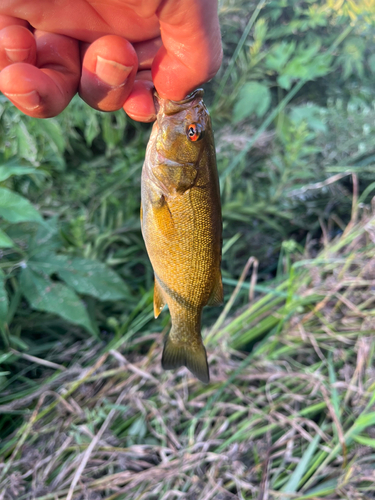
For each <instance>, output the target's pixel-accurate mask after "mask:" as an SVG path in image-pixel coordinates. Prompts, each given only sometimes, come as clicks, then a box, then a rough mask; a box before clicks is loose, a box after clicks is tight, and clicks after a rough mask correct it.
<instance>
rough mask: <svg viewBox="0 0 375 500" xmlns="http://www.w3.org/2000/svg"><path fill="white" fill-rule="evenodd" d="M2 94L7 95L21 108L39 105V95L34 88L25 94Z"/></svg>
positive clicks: (30, 108)
mask: <svg viewBox="0 0 375 500" xmlns="http://www.w3.org/2000/svg"><path fill="white" fill-rule="evenodd" d="M4 95H5V96H6V97H8V98H9V99H10V100H11V101H14V102H15V104H16V105H17V104H18V105H19V106H21V107H22V108H25V109H28V110H30V111H31V110H33V109H36V108H37V107H38V106H39V105H40V95H39V94H38V92H37V91H36V90H32V91H31V92H28V93H27V94H9V93H7V92H4Z"/></svg>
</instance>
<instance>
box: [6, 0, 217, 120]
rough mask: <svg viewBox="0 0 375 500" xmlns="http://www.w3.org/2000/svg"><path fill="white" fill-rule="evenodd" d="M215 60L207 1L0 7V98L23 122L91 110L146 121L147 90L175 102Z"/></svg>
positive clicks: (67, 1)
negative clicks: (77, 102)
mask: <svg viewBox="0 0 375 500" xmlns="http://www.w3.org/2000/svg"><path fill="white" fill-rule="evenodd" d="M221 60H222V49H221V37H220V28H219V22H218V17H217V0H102V1H100V0H1V1H0V91H1V92H3V93H4V95H6V96H7V97H8V99H10V100H11V101H12V103H13V104H14V105H15V106H17V108H18V109H20V110H21V111H22V112H23V113H25V114H27V115H29V116H33V117H37V118H48V117H51V116H56V115H58V114H59V113H60V112H61V111H62V110H63V109H65V108H66V106H67V105H68V104H69V102H70V100H71V98H72V97H73V95H74V94H75V93H76V92H79V94H80V96H81V97H82V99H84V100H85V101H86V102H87V103H88V104H89V105H90V106H92V107H93V108H96V109H99V110H102V111H114V110H118V109H121V108H123V109H124V110H125V112H126V113H127V114H128V115H129V116H130V117H131V118H133V119H134V120H137V121H142V122H151V121H153V120H154V119H155V107H154V102H153V97H152V92H153V88H154V86H155V87H156V90H157V91H158V93H159V95H160V96H161V97H163V98H167V99H172V100H177V101H178V100H181V99H183V98H184V97H185V96H186V95H187V94H189V93H190V92H191V91H192V90H194V89H195V88H197V87H198V86H200V85H201V84H202V83H205V82H207V81H208V80H210V79H211V78H212V77H213V76H214V75H215V74H216V72H217V71H218V69H219V67H220V64H221Z"/></svg>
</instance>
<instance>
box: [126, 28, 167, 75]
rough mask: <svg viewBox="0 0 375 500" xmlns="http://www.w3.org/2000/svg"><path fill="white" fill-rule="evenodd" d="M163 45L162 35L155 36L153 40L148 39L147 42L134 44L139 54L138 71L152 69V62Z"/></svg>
mask: <svg viewBox="0 0 375 500" xmlns="http://www.w3.org/2000/svg"><path fill="white" fill-rule="evenodd" d="M162 45H163V42H162V41H161V38H160V36H158V37H157V38H153V39H152V40H147V41H146V42H138V43H134V44H133V47H134V49H135V51H136V53H137V56H138V71H142V70H144V69H151V66H152V62H153V60H154V58H155V56H156V54H157V53H158V50H159V49H160V48H161V47H162Z"/></svg>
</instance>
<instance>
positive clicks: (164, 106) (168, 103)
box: [154, 88, 204, 115]
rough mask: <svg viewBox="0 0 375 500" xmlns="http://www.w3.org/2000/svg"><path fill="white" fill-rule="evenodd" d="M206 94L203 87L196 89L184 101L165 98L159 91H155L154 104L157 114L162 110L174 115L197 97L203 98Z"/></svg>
mask: <svg viewBox="0 0 375 500" xmlns="http://www.w3.org/2000/svg"><path fill="white" fill-rule="evenodd" d="M203 94H204V90H203V89H200V88H199V89H196V90H194V91H193V92H192V93H191V94H189V95H187V96H186V97H185V98H184V99H182V101H173V100H172V99H164V98H163V97H160V95H159V94H158V93H157V91H156V90H155V91H154V104H155V109H156V112H157V114H159V113H160V112H163V113H165V114H166V115H173V114H175V113H178V112H179V111H181V110H182V109H184V108H185V107H188V106H186V105H189V104H190V103H191V102H193V101H194V100H195V99H202V98H203Z"/></svg>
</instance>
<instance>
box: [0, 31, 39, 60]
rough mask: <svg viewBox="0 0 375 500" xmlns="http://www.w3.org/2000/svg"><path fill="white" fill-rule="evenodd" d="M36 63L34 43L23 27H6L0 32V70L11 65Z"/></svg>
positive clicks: (33, 39) (28, 32)
mask: <svg viewBox="0 0 375 500" xmlns="http://www.w3.org/2000/svg"><path fill="white" fill-rule="evenodd" d="M18 62H24V63H28V64H35V63H36V42H35V38H34V36H33V34H32V33H31V32H30V31H29V30H28V29H26V28H25V27H23V26H16V25H14V26H7V27H5V28H3V29H1V30H0V69H3V68H5V67H6V66H9V65H10V64H13V63H18Z"/></svg>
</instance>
